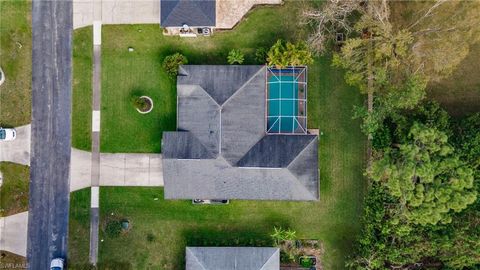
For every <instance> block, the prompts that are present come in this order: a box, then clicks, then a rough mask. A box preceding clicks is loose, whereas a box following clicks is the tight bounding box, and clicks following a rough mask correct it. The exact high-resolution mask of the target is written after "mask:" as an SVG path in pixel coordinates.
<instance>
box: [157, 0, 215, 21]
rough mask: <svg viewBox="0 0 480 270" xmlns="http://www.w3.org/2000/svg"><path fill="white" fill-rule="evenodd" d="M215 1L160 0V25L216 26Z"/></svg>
mask: <svg viewBox="0 0 480 270" xmlns="http://www.w3.org/2000/svg"><path fill="white" fill-rule="evenodd" d="M215 2H216V1H215V0H160V25H161V26H163V27H181V26H183V25H184V24H187V25H189V26H215V14H216V12H215V9H216V3H215Z"/></svg>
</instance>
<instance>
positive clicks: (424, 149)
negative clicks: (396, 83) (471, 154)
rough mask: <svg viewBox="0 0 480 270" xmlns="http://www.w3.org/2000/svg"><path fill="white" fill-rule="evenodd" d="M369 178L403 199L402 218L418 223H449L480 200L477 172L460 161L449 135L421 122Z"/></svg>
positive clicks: (378, 162) (379, 162)
mask: <svg viewBox="0 0 480 270" xmlns="http://www.w3.org/2000/svg"><path fill="white" fill-rule="evenodd" d="M369 175H370V176H371V177H372V179H373V180H374V181H381V182H382V183H384V185H385V187H386V189H387V191H388V192H389V194H390V195H392V196H393V197H395V198H398V199H399V209H398V211H399V214H400V215H401V216H400V218H405V219H406V220H408V221H409V222H411V223H414V224H421V225H427V224H437V223H438V222H441V223H449V222H451V213H452V211H455V212H460V211H461V210H463V209H465V208H466V207H467V205H469V204H472V203H473V202H474V201H475V199H476V198H477V192H476V191H475V189H474V186H473V180H474V178H473V169H472V168H471V167H469V166H467V165H466V164H465V163H464V162H463V161H461V160H460V158H459V156H458V154H456V153H455V151H454V148H453V147H452V146H451V145H449V144H448V137H447V135H446V134H445V133H444V132H441V131H439V130H437V129H435V128H428V127H427V126H425V125H422V124H419V123H415V124H414V125H413V126H412V128H411V129H410V133H409V135H408V141H407V142H406V143H405V144H402V145H400V146H399V147H398V149H397V148H392V149H387V150H386V151H385V154H384V156H383V157H382V158H380V159H379V160H376V161H374V162H373V163H372V166H371V168H370V169H369ZM396 222H398V221H396Z"/></svg>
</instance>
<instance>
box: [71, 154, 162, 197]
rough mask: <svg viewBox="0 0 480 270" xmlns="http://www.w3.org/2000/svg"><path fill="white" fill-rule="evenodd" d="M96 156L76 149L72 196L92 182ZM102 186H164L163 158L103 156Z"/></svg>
mask: <svg viewBox="0 0 480 270" xmlns="http://www.w3.org/2000/svg"><path fill="white" fill-rule="evenodd" d="M91 160H92V154H91V153H90V152H87V151H82V150H78V149H75V148H72V163H71V169H70V173H71V175H70V192H72V191H75V190H79V189H82V188H86V187H89V186H90V182H91V164H92V163H91ZM100 186H142V187H148V186H156V187H159V186H163V173H162V155H161V154H130V153H120V154H112V153H101V154H100Z"/></svg>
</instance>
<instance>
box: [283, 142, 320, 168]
mask: <svg viewBox="0 0 480 270" xmlns="http://www.w3.org/2000/svg"><path fill="white" fill-rule="evenodd" d="M309 135H310V136H311V137H312V140H311V141H310V142H308V143H307V145H305V147H304V148H303V149H302V151H300V152H299V153H298V155H297V156H295V157H294V158H293V159H292V160H291V161H290V163H288V165H287V166H285V168H287V169H289V170H290V165H292V163H293V162H294V161H295V160H297V158H298V157H300V156H301V155H302V154H303V152H305V149H307V148H308V147H309V146H310V144H312V142H314V141H315V138H318V135H313V134H307V136H309ZM310 136H309V137H310Z"/></svg>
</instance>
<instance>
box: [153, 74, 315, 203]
mask: <svg viewBox="0 0 480 270" xmlns="http://www.w3.org/2000/svg"><path fill="white" fill-rule="evenodd" d="M306 76H307V70H306V67H299V68H290V69H282V70H276V69H271V68H268V67H266V66H248V65H241V66H232V65H185V66H181V67H180V69H179V75H178V77H177V131H175V132H164V133H163V138H162V153H163V177H164V182H165V198H166V199H244V200H291V201H297V200H306V201H309V200H318V198H319V171H318V135H315V134H312V133H311V132H310V130H308V129H307V127H306V122H307V121H306V120H307V119H306V95H307V91H306V82H307V79H306Z"/></svg>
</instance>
